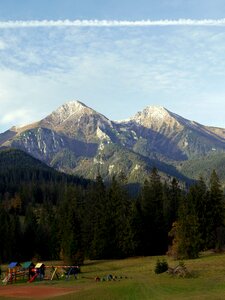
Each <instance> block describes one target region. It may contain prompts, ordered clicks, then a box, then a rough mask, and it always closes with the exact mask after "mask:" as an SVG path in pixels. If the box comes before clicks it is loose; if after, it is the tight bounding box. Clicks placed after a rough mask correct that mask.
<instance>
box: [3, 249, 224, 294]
mask: <svg viewBox="0 0 225 300" xmlns="http://www.w3.org/2000/svg"><path fill="white" fill-rule="evenodd" d="M157 258H158V257H143V258H130V259H124V260H110V261H87V262H86V263H85V265H84V266H83V267H82V268H81V271H82V272H81V273H80V274H79V275H78V279H77V280H75V279H74V278H73V277H71V279H70V280H69V281H65V280H63V279H62V280H59V281H56V280H55V281H45V282H34V283H32V284H34V285H43V284H44V285H51V286H52V285H53V286H57V287H71V286H72V287H74V288H76V289H75V292H74V293H72V294H69V295H64V296H59V297H53V298H49V299H57V300H61V299H64V300H70V299H79V300H89V299H93V300H94V299H96V300H97V299H98V300H104V299H106V300H118V299H120V300H121V299H127V300H144V299H163V300H167V299H170V300H171V299H173V300H175V299H198V300H201V299H210V300H212V299H225V254H210V253H204V255H201V257H200V258H199V259H195V260H188V261H185V262H184V263H185V265H186V267H187V268H188V270H189V271H191V272H192V273H193V274H194V276H193V277H192V278H177V277H173V276H171V275H168V274H167V273H163V274H159V275H156V274H155V273H154V268H155V264H156V261H157ZM160 258H162V257H160ZM164 258H165V257H164ZM166 259H167V258H166ZM167 261H168V263H169V266H171V267H175V266H176V265H177V264H178V262H177V261H173V260H171V259H167ZM108 274H112V275H115V276H117V277H118V278H120V277H122V278H121V279H117V280H116V281H103V282H102V281H100V282H95V277H96V276H99V277H100V278H102V277H104V276H106V275H108ZM0 299H7V298H4V297H0ZM10 299H18V300H19V299H20V300H21V299H23V298H10Z"/></svg>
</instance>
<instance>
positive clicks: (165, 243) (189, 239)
mask: <svg viewBox="0 0 225 300" xmlns="http://www.w3.org/2000/svg"><path fill="white" fill-rule="evenodd" d="M209 181H210V182H209V187H207V186H206V185H205V183H204V180H203V179H199V181H198V182H197V183H196V184H195V185H193V186H191V188H190V189H189V190H188V191H185V190H182V189H181V187H180V185H179V182H178V181H177V180H176V179H175V178H173V179H171V180H170V181H169V182H164V181H163V180H162V178H160V176H159V173H158V171H157V169H155V168H153V169H152V172H151V175H150V176H149V178H148V180H146V181H145V182H143V185H142V188H141V190H140V192H139V194H138V195H137V197H135V198H134V197H131V196H130V195H129V194H128V192H127V188H126V177H125V176H124V175H122V174H121V175H120V176H118V177H117V178H116V177H113V179H112V181H111V183H108V184H107V185H106V184H105V183H104V181H103V179H102V177H101V175H100V174H98V175H97V177H96V180H95V181H94V182H88V181H85V180H84V179H80V178H77V177H73V176H67V175H65V174H61V173H59V172H56V171H54V170H52V169H50V168H49V167H47V166H45V165H44V164H42V163H40V162H39V161H37V160H36V159H33V158H32V157H30V156H28V155H27V154H25V153H23V152H20V151H18V150H7V149H6V150H3V151H1V152H0V224H1V227H0V236H1V243H0V260H1V262H9V261H11V260H13V261H16V260H29V259H32V258H34V257H36V258H38V259H43V260H44V259H45V260H47V259H51V260H53V259H60V258H61V259H63V260H65V261H67V262H71V263H82V261H83V259H84V258H90V259H106V258H123V257H128V256H136V255H158V254H165V253H166V252H167V251H168V250H169V253H170V254H171V255H173V256H174V257H176V258H190V257H192V258H195V257H198V253H199V251H200V250H205V249H211V248H216V249H221V248H222V246H223V245H224V244H225V230H224V223H225V217H224V212H225V208H224V196H223V193H222V190H221V187H220V182H219V178H218V176H217V174H216V172H215V171H213V172H212V174H211V178H210V180H209Z"/></svg>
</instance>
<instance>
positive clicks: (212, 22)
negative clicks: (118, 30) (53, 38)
mask: <svg viewBox="0 0 225 300" xmlns="http://www.w3.org/2000/svg"><path fill="white" fill-rule="evenodd" d="M69 26H72V27H87V26H88V27H89V26H94V27H118V26H119V27H124V26H125V27H129V26H137V27H142V26H225V19H202V20H194V19H178V20H156V21H154V20H140V21H120V20H57V21H53V20H42V21H38V20H31V21H1V22H0V28H20V27H21V28H24V27H69Z"/></svg>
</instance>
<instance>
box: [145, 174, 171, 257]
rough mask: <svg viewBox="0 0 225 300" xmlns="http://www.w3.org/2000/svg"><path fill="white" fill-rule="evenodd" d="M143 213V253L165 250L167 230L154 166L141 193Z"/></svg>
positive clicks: (160, 190) (159, 183) (157, 252)
mask: <svg viewBox="0 0 225 300" xmlns="http://www.w3.org/2000/svg"><path fill="white" fill-rule="evenodd" d="M140 201H141V208H142V214H143V225H144V228H143V238H144V240H143V241H142V243H143V254H145V255H154V254H160V253H165V252H166V250H167V232H166V229H165V223H164V216H163V187H162V183H161V181H160V176H159V174H158V171H157V169H156V168H153V169H152V172H151V175H150V181H149V182H148V181H146V182H145V184H144V187H143V189H142V193H141V200H140Z"/></svg>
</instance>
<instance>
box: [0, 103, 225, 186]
mask: <svg viewBox="0 0 225 300" xmlns="http://www.w3.org/2000/svg"><path fill="white" fill-rule="evenodd" d="M0 147H9V148H16V149H20V150H23V151H24V152H26V153H28V154H30V155H31V156H33V157H35V158H37V159H39V160H41V161H42V162H44V163H46V164H47V165H49V166H51V167H53V168H55V169H57V170H59V171H62V172H65V173H69V174H76V175H79V176H83V177H86V178H90V179H93V178H95V177H96V175H97V173H98V172H100V173H101V175H102V176H103V177H104V178H105V179H110V178H111V177H112V176H113V175H118V174H120V173H123V174H125V175H126V177H127V180H128V181H129V182H131V183H136V182H139V183H140V182H143V180H144V179H145V178H146V177H147V176H148V175H149V172H150V170H151V169H152V167H153V166H155V167H157V168H158V170H159V172H160V173H161V175H162V176H163V177H165V178H170V177H173V176H175V177H177V178H178V179H179V180H181V181H183V182H185V181H188V180H189V179H196V178H198V176H199V174H202V175H203V176H205V178H206V179H207V177H208V176H209V173H210V172H211V171H212V169H216V170H218V172H219V175H220V173H221V176H222V180H224V182H225V177H224V175H223V173H224V172H223V169H224V166H225V129H223V128H217V127H210V126H204V125H201V124H199V123H197V122H194V121H190V120H187V119H185V118H183V117H181V116H179V115H177V114H175V113H173V112H170V111H169V110H167V109H166V108H164V107H161V106H148V107H146V108H145V109H144V110H143V111H141V112H138V113H136V114H135V115H134V116H133V117H131V118H129V119H127V120H125V121H112V120H109V119H108V118H107V117H105V116H104V115H102V114H100V113H98V112H97V111H95V110H93V109H92V108H90V107H88V106H86V105H85V104H83V103H82V102H80V101H70V102H68V103H66V104H64V105H62V106H61V107H59V108H58V109H56V110H55V111H54V112H52V113H51V114H50V115H48V116H47V117H46V118H44V119H42V120H40V121H39V122H35V123H32V124H28V125H26V126H22V127H16V126H14V127H12V128H10V129H9V130H7V131H6V132H3V133H1V134H0Z"/></svg>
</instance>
